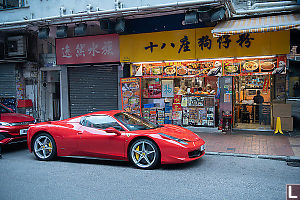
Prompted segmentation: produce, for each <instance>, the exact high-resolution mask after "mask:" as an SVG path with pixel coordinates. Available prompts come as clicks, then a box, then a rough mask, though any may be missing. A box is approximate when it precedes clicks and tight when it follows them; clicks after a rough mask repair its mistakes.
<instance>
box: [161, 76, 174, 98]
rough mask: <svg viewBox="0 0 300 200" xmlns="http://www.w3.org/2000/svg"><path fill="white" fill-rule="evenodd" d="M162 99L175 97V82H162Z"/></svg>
mask: <svg viewBox="0 0 300 200" xmlns="http://www.w3.org/2000/svg"><path fill="white" fill-rule="evenodd" d="M161 87H162V95H161V96H162V97H174V88H173V80H162V82H161Z"/></svg>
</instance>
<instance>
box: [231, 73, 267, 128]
mask: <svg viewBox="0 0 300 200" xmlns="http://www.w3.org/2000/svg"><path fill="white" fill-rule="evenodd" d="M271 82H272V81H271V76H270V75H249V76H236V77H234V82H233V84H234V94H235V95H234V97H233V98H234V101H233V104H234V106H233V107H234V127H235V128H238V129H266V130H268V129H270V128H271V96H272V95H271V92H272V88H273V86H272V84H271Z"/></svg>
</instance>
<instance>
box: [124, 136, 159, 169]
mask: <svg viewBox="0 0 300 200" xmlns="http://www.w3.org/2000/svg"><path fill="white" fill-rule="evenodd" d="M128 157H129V160H130V161H131V163H132V164H133V165H134V166H135V167H137V168H141V169H153V168H155V167H156V166H157V165H158V164H159V161H160V152H159V149H158V147H157V145H156V144H155V143H154V142H152V141H151V140H148V139H138V140H136V141H135V142H134V143H133V144H132V145H131V147H130V151H129V156H128Z"/></svg>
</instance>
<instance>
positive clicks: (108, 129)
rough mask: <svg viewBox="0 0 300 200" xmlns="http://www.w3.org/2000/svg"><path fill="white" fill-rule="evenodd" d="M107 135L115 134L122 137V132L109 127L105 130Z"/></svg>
mask: <svg viewBox="0 0 300 200" xmlns="http://www.w3.org/2000/svg"><path fill="white" fill-rule="evenodd" d="M104 131H105V132H106V133H115V134H116V135H121V132H120V131H118V130H117V129H115V128H114V127H109V128H107V129H105V130H104Z"/></svg>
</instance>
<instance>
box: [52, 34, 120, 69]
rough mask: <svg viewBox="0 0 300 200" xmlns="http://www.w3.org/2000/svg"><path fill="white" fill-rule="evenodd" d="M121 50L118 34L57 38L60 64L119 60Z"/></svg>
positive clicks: (57, 54)
mask: <svg viewBox="0 0 300 200" xmlns="http://www.w3.org/2000/svg"><path fill="white" fill-rule="evenodd" d="M119 52H120V50H119V36H118V35H116V34H111V35H98V36H87V37H75V38H65V39H56V58H57V64H58V65H63V64H80V63H101V62H119V61H120V56H119Z"/></svg>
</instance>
